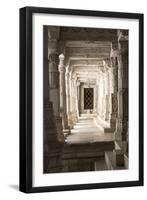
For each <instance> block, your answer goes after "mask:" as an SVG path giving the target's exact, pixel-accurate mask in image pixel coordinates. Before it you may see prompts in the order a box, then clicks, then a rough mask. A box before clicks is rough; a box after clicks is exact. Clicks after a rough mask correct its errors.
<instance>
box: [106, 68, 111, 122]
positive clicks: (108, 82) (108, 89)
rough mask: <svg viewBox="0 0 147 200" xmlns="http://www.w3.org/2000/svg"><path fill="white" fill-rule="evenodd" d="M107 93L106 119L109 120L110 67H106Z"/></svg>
mask: <svg viewBox="0 0 147 200" xmlns="http://www.w3.org/2000/svg"><path fill="white" fill-rule="evenodd" d="M105 73H106V94H105V99H106V100H105V101H106V112H105V120H106V121H108V122H109V120H110V106H111V105H110V81H109V78H110V77H109V68H106V71H105Z"/></svg>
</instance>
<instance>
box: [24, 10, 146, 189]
mask: <svg viewBox="0 0 147 200" xmlns="http://www.w3.org/2000/svg"><path fill="white" fill-rule="evenodd" d="M143 26H144V22H143V14H141V13H123V12H122V13H119V12H109V11H93V10H74V9H73V10H71V9H59V8H46V7H45V8H39V7H25V8H21V9H20V191H23V192H27V193H32V192H52V191H69V190H84V189H99V188H116V187H130V186H142V185H143V184H144V176H143V173H144V169H143V167H144V165H143V161H144V159H143V155H144V152H143V146H144V145H143V143H144V139H143V122H144V120H143V87H144V85H143V44H144V42H143Z"/></svg>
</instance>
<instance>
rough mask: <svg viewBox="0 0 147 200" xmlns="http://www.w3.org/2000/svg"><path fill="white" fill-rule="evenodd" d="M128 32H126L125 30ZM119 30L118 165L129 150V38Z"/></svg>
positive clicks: (122, 162)
mask: <svg viewBox="0 0 147 200" xmlns="http://www.w3.org/2000/svg"><path fill="white" fill-rule="evenodd" d="M125 33H126V32H125ZM125 33H123V32H122V31H119V35H118V41H119V43H118V44H119V53H118V56H117V59H118V120H117V127H116V132H115V141H116V150H115V154H116V165H117V166H123V165H124V154H125V153H126V151H127V133H128V39H127V35H124V34H125Z"/></svg>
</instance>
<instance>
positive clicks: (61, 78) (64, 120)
mask: <svg viewBox="0 0 147 200" xmlns="http://www.w3.org/2000/svg"><path fill="white" fill-rule="evenodd" d="M64 58H65V57H64V55H63V54H60V55H59V66H58V70H59V85H60V116H61V117H62V125H63V132H64V135H67V134H69V126H68V120H67V113H66V88H65V87H66V85H65V65H64Z"/></svg>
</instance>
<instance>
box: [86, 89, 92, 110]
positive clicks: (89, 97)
mask: <svg viewBox="0 0 147 200" xmlns="http://www.w3.org/2000/svg"><path fill="white" fill-rule="evenodd" d="M84 109H93V88H84Z"/></svg>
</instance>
